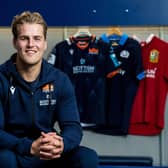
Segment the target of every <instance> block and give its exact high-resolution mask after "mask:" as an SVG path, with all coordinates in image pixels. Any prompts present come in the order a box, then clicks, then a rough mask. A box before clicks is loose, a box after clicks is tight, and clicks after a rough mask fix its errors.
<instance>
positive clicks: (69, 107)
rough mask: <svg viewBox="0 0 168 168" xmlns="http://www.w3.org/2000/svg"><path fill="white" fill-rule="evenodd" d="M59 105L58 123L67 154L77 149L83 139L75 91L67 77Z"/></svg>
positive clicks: (62, 86) (62, 87)
mask: <svg viewBox="0 0 168 168" xmlns="http://www.w3.org/2000/svg"><path fill="white" fill-rule="evenodd" d="M58 103H59V104H58V122H59V126H60V129H61V136H62V137H63V141H64V152H67V151H69V150H71V149H73V148H75V147H77V146H78V145H79V144H80V142H81V139H82V127H81V125H80V119H79V113H78V110H77V104H76V98H75V94H74V89H73V86H72V84H71V82H70V80H69V78H68V77H67V76H65V79H64V80H63V82H62V84H61V89H60V96H59V100H58Z"/></svg>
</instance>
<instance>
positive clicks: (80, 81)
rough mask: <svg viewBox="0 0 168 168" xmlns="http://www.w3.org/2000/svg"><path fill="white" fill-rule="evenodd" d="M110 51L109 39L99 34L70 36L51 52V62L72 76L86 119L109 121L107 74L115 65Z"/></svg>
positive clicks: (84, 121)
mask: <svg viewBox="0 0 168 168" xmlns="http://www.w3.org/2000/svg"><path fill="white" fill-rule="evenodd" d="M108 52H109V50H108V45H107V43H105V42H103V41H100V40H97V39H96V37H95V36H89V37H81V38H79V37H78V38H74V37H70V38H68V39H66V40H64V41H62V42H59V43H57V44H56V46H55V47H54V48H53V50H52V52H51V54H50V56H49V59H48V62H50V63H52V64H54V66H55V67H57V68H60V69H61V70H62V71H64V72H65V73H67V74H68V76H69V77H70V79H71V81H72V83H73V86H74V88H75V93H76V98H77V104H78V110H79V113H80V119H81V122H83V123H95V124H105V122H106V116H105V102H106V92H105V87H106V74H107V73H108V72H107V71H110V70H112V69H113V68H115V67H113V64H112V65H110V64H111V61H110V60H109V61H108V59H109V57H108V56H109V53H108ZM107 65H108V66H109V67H110V68H108V69H107Z"/></svg>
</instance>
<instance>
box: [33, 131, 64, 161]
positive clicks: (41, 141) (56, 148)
mask: <svg viewBox="0 0 168 168" xmlns="http://www.w3.org/2000/svg"><path fill="white" fill-rule="evenodd" d="M63 149H64V143H63V138H62V137H61V136H59V135H57V134H56V133H55V132H49V133H44V132H42V133H41V136H40V137H39V138H38V139H37V140H35V141H34V142H33V143H32V147H31V154H33V155H36V156H39V157H40V159H43V160H51V159H56V158H59V157H61V153H62V152H63Z"/></svg>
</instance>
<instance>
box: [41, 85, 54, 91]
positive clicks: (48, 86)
mask: <svg viewBox="0 0 168 168" xmlns="http://www.w3.org/2000/svg"><path fill="white" fill-rule="evenodd" d="M53 91H54V85H53V84H51V83H47V84H45V85H44V86H42V92H53Z"/></svg>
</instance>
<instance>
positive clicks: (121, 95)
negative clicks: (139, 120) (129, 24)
mask: <svg viewBox="0 0 168 168" xmlns="http://www.w3.org/2000/svg"><path fill="white" fill-rule="evenodd" d="M102 40H104V41H106V42H108V43H109V44H110V45H111V46H112V48H113V52H114V54H115V56H116V59H117V60H118V61H119V63H120V65H119V68H117V69H116V70H115V71H113V72H111V75H109V76H110V77H111V78H107V104H106V106H107V110H106V124H105V125H100V126H99V127H97V128H96V131H97V132H99V133H104V134H111V135H126V134H128V127H129V121H130V114H131V108H132V104H133V100H134V96H135V94H136V91H137V88H138V84H139V80H141V79H142V78H143V77H144V72H143V66H142V60H141V59H142V57H141V46H140V44H139V42H138V41H136V40H134V39H132V38H130V37H128V36H127V35H125V34H123V35H122V36H120V37H119V36H113V37H112V36H111V37H106V36H105V35H103V37H102Z"/></svg>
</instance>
